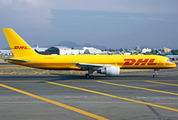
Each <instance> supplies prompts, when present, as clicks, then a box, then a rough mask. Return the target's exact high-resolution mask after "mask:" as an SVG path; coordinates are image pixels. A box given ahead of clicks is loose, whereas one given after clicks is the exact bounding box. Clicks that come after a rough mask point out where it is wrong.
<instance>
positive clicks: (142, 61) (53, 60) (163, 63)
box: [2, 28, 176, 79]
mask: <svg viewBox="0 0 178 120" xmlns="http://www.w3.org/2000/svg"><path fill="white" fill-rule="evenodd" d="M2 29H3V31H4V34H5V36H6V39H7V41H8V43H9V46H10V48H11V50H12V52H13V55H14V57H13V58H10V59H5V61H6V62H9V63H13V64H18V65H23V66H28V67H33V68H40V69H48V70H87V71H88V74H86V75H85V77H86V78H91V79H93V78H94V76H93V72H94V71H97V73H101V74H106V75H107V76H118V75H119V74H120V69H154V71H155V74H154V75H153V77H157V71H158V70H160V69H168V68H174V67H176V64H175V63H173V62H171V61H170V59H169V58H167V57H163V56H158V55H40V54H37V53H36V52H35V51H34V50H33V49H32V48H31V47H30V46H29V45H28V44H27V43H26V42H25V41H24V40H23V39H22V38H21V37H20V36H19V35H18V34H17V33H16V32H15V31H14V30H13V29H11V28H2Z"/></svg>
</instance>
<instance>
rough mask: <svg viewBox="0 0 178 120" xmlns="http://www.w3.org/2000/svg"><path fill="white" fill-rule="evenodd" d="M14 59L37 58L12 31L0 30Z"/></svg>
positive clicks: (7, 29) (8, 29) (9, 29)
mask: <svg viewBox="0 0 178 120" xmlns="http://www.w3.org/2000/svg"><path fill="white" fill-rule="evenodd" d="M2 30H3V32H4V34H5V36H6V39H7V41H8V43H9V46H10V48H11V50H12V53H13V54H14V57H24V56H37V55H39V54H37V53H36V52H35V51H34V50H33V49H32V48H31V47H30V46H29V45H28V44H27V43H26V42H25V41H24V40H23V39H22V38H21V37H20V36H19V35H18V34H17V33H16V32H15V31H14V30H13V29H11V28H2Z"/></svg>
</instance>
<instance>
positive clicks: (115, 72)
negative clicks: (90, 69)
mask: <svg viewBox="0 0 178 120" xmlns="http://www.w3.org/2000/svg"><path fill="white" fill-rule="evenodd" d="M97 73H101V74H106V75H107V76H119V74H120V67H116V66H112V65H110V66H106V67H105V68H103V69H101V70H98V71H97Z"/></svg>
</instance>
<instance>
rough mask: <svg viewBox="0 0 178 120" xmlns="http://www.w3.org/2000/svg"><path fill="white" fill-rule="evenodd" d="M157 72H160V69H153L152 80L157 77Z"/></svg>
mask: <svg viewBox="0 0 178 120" xmlns="http://www.w3.org/2000/svg"><path fill="white" fill-rule="evenodd" d="M159 70H160V69H154V73H155V74H154V75H153V77H154V78H156V77H157V75H158V71H159Z"/></svg>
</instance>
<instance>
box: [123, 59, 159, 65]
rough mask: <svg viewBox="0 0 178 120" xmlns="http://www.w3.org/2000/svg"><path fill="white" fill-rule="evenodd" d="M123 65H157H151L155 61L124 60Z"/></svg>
mask: <svg viewBox="0 0 178 120" xmlns="http://www.w3.org/2000/svg"><path fill="white" fill-rule="evenodd" d="M124 61H125V63H124V65H157V63H153V62H154V61H155V59H144V60H143V59H138V60H136V59H124Z"/></svg>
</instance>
